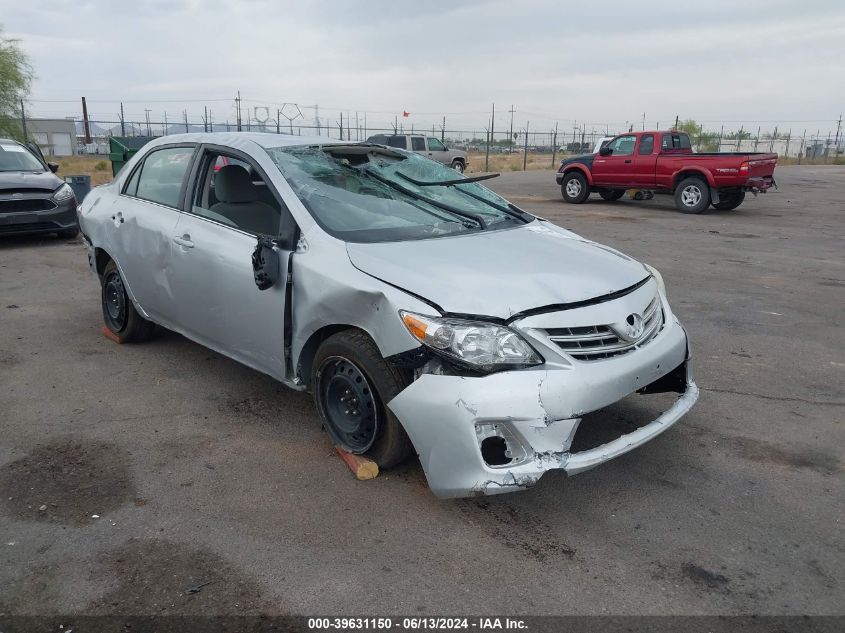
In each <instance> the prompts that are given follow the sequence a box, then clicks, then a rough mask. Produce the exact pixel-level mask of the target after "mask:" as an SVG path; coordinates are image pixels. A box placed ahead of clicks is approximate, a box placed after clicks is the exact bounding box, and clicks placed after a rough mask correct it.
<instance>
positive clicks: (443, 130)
mask: <svg viewBox="0 0 845 633" xmlns="http://www.w3.org/2000/svg"><path fill="white" fill-rule="evenodd" d="M837 136H838V135H837ZM440 142H441V143H445V142H446V117H445V116H444V117H443V127H441V128H440Z"/></svg>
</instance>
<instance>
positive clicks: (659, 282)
mask: <svg viewBox="0 0 845 633" xmlns="http://www.w3.org/2000/svg"><path fill="white" fill-rule="evenodd" d="M643 266H645V269H646V270H647V271H648V272H650V273H651V276H652V277H654V281H656V282H657V287H658V289H659V290H660V294H662V295H663V296H664V297H665V296H666V284H665V283H664V281H663V275H661V274H660V271H659V270H657V269H656V268H655V267H654V266H649V265H648V264H643Z"/></svg>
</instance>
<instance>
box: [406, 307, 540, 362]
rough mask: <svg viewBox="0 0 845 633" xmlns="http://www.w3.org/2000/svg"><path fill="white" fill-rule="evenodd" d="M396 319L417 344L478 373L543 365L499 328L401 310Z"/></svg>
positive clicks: (517, 337)
mask: <svg viewBox="0 0 845 633" xmlns="http://www.w3.org/2000/svg"><path fill="white" fill-rule="evenodd" d="M399 315H400V316H401V317H402V322H403V323H404V324H405V327H406V328H408V331H409V332H410V333H411V335H412V336H413V337H414V338H415V339H417V340H418V341H419V342H420V343H422V344H423V345H425V346H426V347H428V348H430V349H431V350H433V351H434V352H436V353H438V354H442V355H443V356H445V357H447V358H450V359H453V360H455V361H458V362H459V363H463V364H465V365H470V366H472V367H473V368H476V369H479V370H481V371H485V372H493V371H498V370H501V369H509V368H511V369H512V368H516V367H526V366H529V365H539V364H541V363H542V362H543V359H542V358H541V357H540V355H539V354H537V352H535V351H534V349H533V348H532V347H531V346H530V345H529V344H528V343H526V342H525V340H524V339H523V338H522V337H521V336H520V335H519V334H517V333H516V332H514V331H513V330H511V329H509V328H506V327H503V326H500V325H494V324H492V323H482V322H478V321H466V320H463V319H444V318H436V317H430V316H423V315H421V314H412V313H410V312H405V311H404V310H400V312H399Z"/></svg>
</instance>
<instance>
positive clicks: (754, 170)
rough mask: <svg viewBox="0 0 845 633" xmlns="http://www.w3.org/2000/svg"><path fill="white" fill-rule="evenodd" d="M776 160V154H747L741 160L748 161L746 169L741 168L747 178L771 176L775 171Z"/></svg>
mask: <svg viewBox="0 0 845 633" xmlns="http://www.w3.org/2000/svg"><path fill="white" fill-rule="evenodd" d="M777 162H778V155H777V154H749V155H748V158H746V160H745V161H743V165H744V164H745V163H748V171H747V172H745V170H742V168H740V169H741V170H742V171H743V172H744V173H745V174H746V175H747V176H748V177H749V178H760V177H764V176H771V175H773V174H774V173H775V166H776V165H777Z"/></svg>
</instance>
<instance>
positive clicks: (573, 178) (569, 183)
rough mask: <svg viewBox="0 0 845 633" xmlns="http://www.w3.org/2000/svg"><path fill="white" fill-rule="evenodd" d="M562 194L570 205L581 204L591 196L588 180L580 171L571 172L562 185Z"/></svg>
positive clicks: (564, 178)
mask: <svg viewBox="0 0 845 633" xmlns="http://www.w3.org/2000/svg"><path fill="white" fill-rule="evenodd" d="M560 193H561V195H563V199H564V201H566V202H569V203H570V204H581V203H582V202H584V200H586V199H587V198H588V197H589V195H590V188H589V186H588V185H587V179H586V178H584V174H582V173H581V172H580V171H570V172H569V173H568V174H566V175H565V176H564V177H563V181H562V182H561V183H560Z"/></svg>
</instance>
